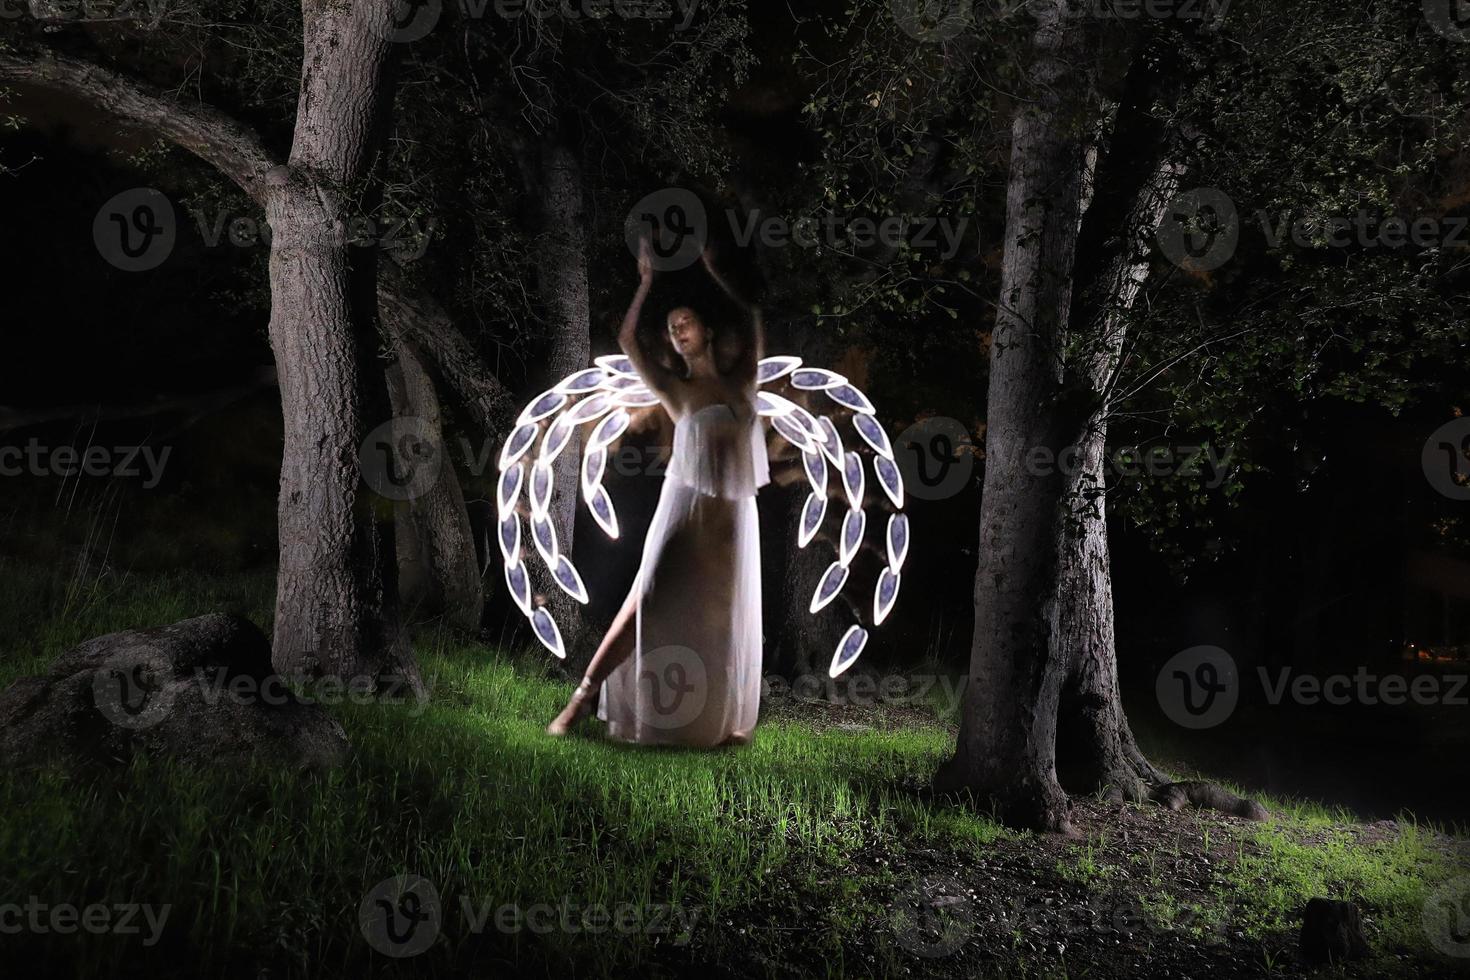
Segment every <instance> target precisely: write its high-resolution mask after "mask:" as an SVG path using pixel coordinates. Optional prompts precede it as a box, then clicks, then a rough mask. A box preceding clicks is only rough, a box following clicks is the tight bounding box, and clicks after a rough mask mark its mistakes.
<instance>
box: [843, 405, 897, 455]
mask: <svg viewBox="0 0 1470 980" xmlns="http://www.w3.org/2000/svg"><path fill="white" fill-rule="evenodd" d="M852 427H853V428H854V429H856V430H857V434H858V435H860V436H862V437H863V442H866V443H867V444H868V445H870V446H872V447H873V452H875V453H877V454H878V455H879V456H882V457H884V458H885V459H892V458H893V444H892V443H890V442H889V441H888V433H887V432H884V431H883V426H881V425H879V424H878V420H877V419H875V418H873V416H871V415H861V414H860V415H854V416H853V417H852Z"/></svg>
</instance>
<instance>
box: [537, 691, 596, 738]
mask: <svg viewBox="0 0 1470 980" xmlns="http://www.w3.org/2000/svg"><path fill="white" fill-rule="evenodd" d="M596 705H597V688H596V687H595V686H594V685H593V683H592V681H590V680H589V679H587V678H585V677H584V678H582V683H580V684H578V685H577V689H576V690H575V691H573V692H572V697H571V699H570V700H569V701H567V706H566V707H565V708H563V709H561V714H559V715H557V716H556V718H555V719H554V720H553V721H552V723H551V724H549V725H547V726H546V734H548V735H553V736H557V737H560V736H562V735H565V734H566V733H567V732H569V731H571V728H572V726H573V725H575V724H576V723H577V722H578V721H579V720H581V719H582V718H583V717H584V716H586V715H588V714H590V713H591V712H592V709H593V708H594V707H596Z"/></svg>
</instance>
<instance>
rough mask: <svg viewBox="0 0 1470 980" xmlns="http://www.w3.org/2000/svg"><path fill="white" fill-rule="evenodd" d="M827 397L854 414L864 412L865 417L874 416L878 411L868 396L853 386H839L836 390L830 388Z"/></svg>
mask: <svg viewBox="0 0 1470 980" xmlns="http://www.w3.org/2000/svg"><path fill="white" fill-rule="evenodd" d="M827 397H828V398H830V399H832V400H833V401H834V402H836V403H837V404H839V405H841V406H842V407H843V408H850V409H852V410H853V411H854V412H862V413H863V414H864V415H872V414H874V413H876V412H877V411H878V410H877V409H876V408H874V407H873V403H872V402H870V401H868V396H867V395H865V394H863V393H862V392H861V391H858V390H857V388H855V387H854V386H852V385H838V386H837V387H835V388H828V389H827Z"/></svg>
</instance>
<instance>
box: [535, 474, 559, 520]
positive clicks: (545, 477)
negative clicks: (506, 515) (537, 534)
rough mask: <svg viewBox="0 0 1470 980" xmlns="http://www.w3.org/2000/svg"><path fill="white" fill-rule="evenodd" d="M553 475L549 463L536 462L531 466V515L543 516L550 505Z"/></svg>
mask: <svg viewBox="0 0 1470 980" xmlns="http://www.w3.org/2000/svg"><path fill="white" fill-rule="evenodd" d="M553 480H555V476H554V474H553V472H552V469H551V464H550V463H542V462H538V463H537V464H536V465H535V466H533V467H531V492H530V497H531V516H532V517H533V518H534V517H545V516H546V510H547V508H548V507H550V506H551V491H552V489H553Z"/></svg>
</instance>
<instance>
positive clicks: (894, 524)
mask: <svg viewBox="0 0 1470 980" xmlns="http://www.w3.org/2000/svg"><path fill="white" fill-rule="evenodd" d="M908 554H909V515H907V514H894V515H893V516H892V517H890V518H888V564H889V566H890V567H892V568H894V569H899V568H902V567H903V560H904V559H905V558H907V557H908Z"/></svg>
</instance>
